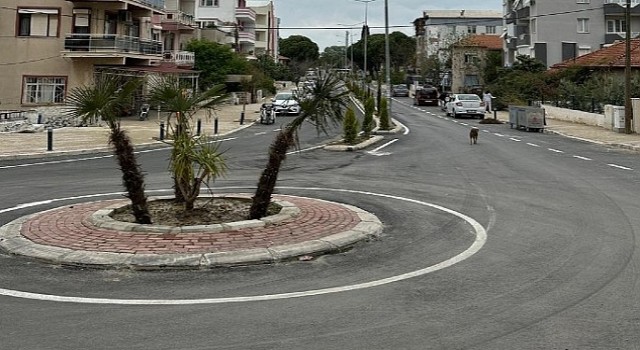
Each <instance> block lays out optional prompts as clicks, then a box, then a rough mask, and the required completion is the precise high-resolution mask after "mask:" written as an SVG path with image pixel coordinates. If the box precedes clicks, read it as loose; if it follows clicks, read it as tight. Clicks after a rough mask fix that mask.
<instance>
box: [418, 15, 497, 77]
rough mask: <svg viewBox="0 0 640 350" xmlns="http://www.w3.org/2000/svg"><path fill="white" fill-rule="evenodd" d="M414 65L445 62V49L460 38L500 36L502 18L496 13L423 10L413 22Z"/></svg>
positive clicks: (446, 57)
mask: <svg viewBox="0 0 640 350" xmlns="http://www.w3.org/2000/svg"><path fill="white" fill-rule="evenodd" d="M414 25H415V26H416V39H417V40H416V43H417V48H416V53H417V58H418V62H417V64H418V66H420V65H421V62H422V60H424V59H425V58H427V57H432V56H434V55H435V56H437V57H439V58H440V59H441V60H442V61H444V60H446V59H448V58H449V57H448V56H447V50H448V49H449V48H450V47H451V45H452V44H454V43H456V42H458V41H460V39H462V38H464V37H466V36H470V35H476V34H486V35H500V34H502V31H503V15H502V12H501V11H500V10H499V9H496V10H463V9H461V10H425V11H423V13H422V17H420V18H418V19H416V20H415V21H414Z"/></svg>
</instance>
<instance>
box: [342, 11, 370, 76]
mask: <svg viewBox="0 0 640 350" xmlns="http://www.w3.org/2000/svg"><path fill="white" fill-rule="evenodd" d="M363 23H364V22H358V23H354V24H341V23H338V25H339V26H341V27H349V31H348V32H347V33H348V34H349V44H350V48H351V50H350V51H351V64H349V70H350V71H351V73H353V44H354V40H353V32H352V31H353V27H355V26H359V25H361V24H363Z"/></svg>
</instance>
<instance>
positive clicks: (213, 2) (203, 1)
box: [200, 0, 219, 7]
mask: <svg viewBox="0 0 640 350" xmlns="http://www.w3.org/2000/svg"><path fill="white" fill-rule="evenodd" d="M218 2H219V0H200V6H202V7H218Z"/></svg>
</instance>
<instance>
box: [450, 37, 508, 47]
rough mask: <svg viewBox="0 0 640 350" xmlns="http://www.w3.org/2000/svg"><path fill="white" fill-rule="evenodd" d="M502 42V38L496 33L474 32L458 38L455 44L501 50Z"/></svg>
mask: <svg viewBox="0 0 640 350" xmlns="http://www.w3.org/2000/svg"><path fill="white" fill-rule="evenodd" d="M502 43H503V42H502V38H501V37H500V36H498V35H486V34H476V35H470V36H468V37H466V38H464V39H462V40H460V42H459V43H458V45H457V46H476V47H485V48H487V49H489V50H502Z"/></svg>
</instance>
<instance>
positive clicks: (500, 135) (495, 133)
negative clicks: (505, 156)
mask: <svg viewBox="0 0 640 350" xmlns="http://www.w3.org/2000/svg"><path fill="white" fill-rule="evenodd" d="M493 134H494V135H496V136H498V137H504V135H502V134H498V133H497V132H494V133H493Z"/></svg>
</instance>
